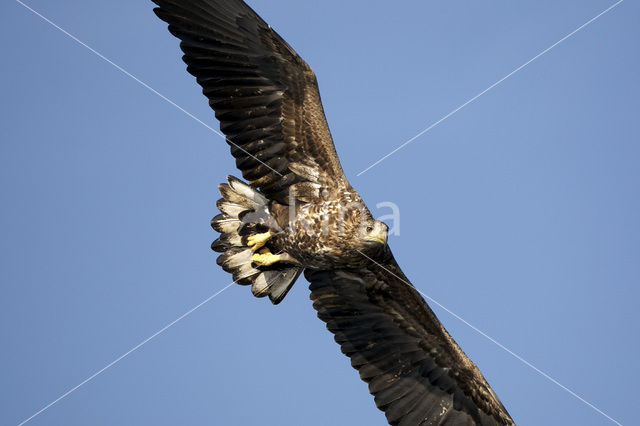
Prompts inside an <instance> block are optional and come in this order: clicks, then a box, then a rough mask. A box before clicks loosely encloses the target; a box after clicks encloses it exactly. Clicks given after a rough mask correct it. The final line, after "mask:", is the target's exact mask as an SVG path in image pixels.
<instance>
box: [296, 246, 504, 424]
mask: <svg viewBox="0 0 640 426" xmlns="http://www.w3.org/2000/svg"><path fill="white" fill-rule="evenodd" d="M305 276H306V278H307V279H308V280H309V281H310V282H311V285H310V289H311V299H312V300H313V306H314V308H315V309H316V310H317V311H318V317H319V318H320V319H322V320H323V321H325V322H326V323H327V328H328V329H329V330H330V331H331V332H332V333H334V334H335V340H336V341H337V342H338V343H339V344H340V345H341V347H342V352H344V354H345V355H347V356H349V357H350V358H351V364H352V365H353V367H354V368H356V369H357V370H358V371H359V372H360V377H361V378H362V380H364V381H365V382H367V383H368V384H369V391H370V392H371V393H372V394H373V395H374V396H375V402H376V405H377V406H378V408H380V409H381V410H383V411H384V412H385V414H386V416H387V420H388V421H389V423H390V424H392V425H407V426H416V425H435V424H437V425H512V424H514V423H513V420H511V417H510V416H509V414H508V413H507V411H506V409H505V408H504V406H503V405H502V403H501V402H500V400H499V399H498V397H497V396H496V394H495V393H494V392H493V390H492V389H491V388H490V387H489V385H488V383H487V382H486V380H485V379H484V377H483V376H482V374H481V373H480V371H479V370H478V368H477V367H476V366H475V364H474V363H473V362H472V361H471V360H470V359H469V358H467V356H466V355H465V354H464V352H462V350H461V349H460V347H459V346H458V345H457V344H456V342H455V341H454V340H453V339H452V338H451V336H449V333H447V331H446V330H445V329H444V327H443V326H442V324H441V323H440V321H438V318H436V316H435V314H434V313H433V311H431V309H430V308H429V306H428V305H427V303H426V302H425V301H424V299H423V298H422V297H421V296H420V294H419V293H418V291H417V290H416V289H415V288H414V287H413V286H412V285H411V284H410V283H409V281H408V280H407V279H406V277H405V276H404V274H403V273H402V271H401V270H400V267H399V266H398V264H397V263H396V261H395V260H394V259H393V255H392V254H391V252H390V250H389V251H388V253H387V254H386V256H385V259H384V261H382V262H381V263H374V262H372V263H371V265H370V266H369V267H366V268H362V269H357V270H332V271H311V270H307V271H306V272H305Z"/></svg>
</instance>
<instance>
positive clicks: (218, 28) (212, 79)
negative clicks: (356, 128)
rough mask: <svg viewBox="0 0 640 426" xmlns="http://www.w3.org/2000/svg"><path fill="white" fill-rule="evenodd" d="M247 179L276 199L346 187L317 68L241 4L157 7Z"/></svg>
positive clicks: (176, 1)
mask: <svg viewBox="0 0 640 426" xmlns="http://www.w3.org/2000/svg"><path fill="white" fill-rule="evenodd" d="M153 2H154V3H156V4H157V5H158V6H159V7H158V8H156V9H155V12H156V14H157V15H158V16H159V17H160V19H162V20H163V21H166V22H167V23H168V24H169V31H170V32H171V33H172V34H173V35H174V36H176V37H178V38H179V39H180V40H182V43H181V44H180V47H181V49H182V51H183V52H184V53H185V55H184V56H183V59H184V61H185V62H186V63H187V65H188V67H187V70H188V71H189V73H191V74H193V75H194V76H195V77H196V78H197V81H198V83H199V84H200V85H201V86H202V88H203V93H204V94H205V95H206V96H207V97H208V98H209V104H210V105H211V107H212V108H213V109H214V111H215V114H216V117H217V118H218V120H220V128H221V130H222V132H223V133H224V134H225V135H226V137H227V142H228V143H229V145H231V153H232V154H233V156H234V157H235V158H236V164H237V166H238V168H239V169H240V170H241V171H242V175H243V176H244V177H245V178H246V179H247V180H249V182H250V183H251V185H252V186H253V187H256V188H260V189H261V190H262V192H263V193H265V194H266V195H267V196H268V197H269V198H272V199H279V200H281V201H285V199H286V197H287V194H288V190H289V187H290V186H291V185H294V184H298V185H297V186H296V188H295V189H296V193H298V194H301V197H303V198H304V197H306V198H307V200H306V201H311V200H310V199H313V198H315V197H317V195H318V194H319V193H320V191H321V190H322V189H323V188H332V187H339V186H341V185H344V184H345V183H346V179H345V177H344V173H343V171H342V168H341V166H340V162H339V160H338V156H337V154H336V151H335V148H334V145H333V140H332V138H331V133H330V132H329V127H328V125H327V122H326V118H325V116H324V110H323V108H322V103H321V101H320V93H319V91H318V84H317V81H316V78H315V75H314V73H313V71H312V70H311V68H310V67H309V65H307V63H306V62H305V61H304V60H302V58H300V57H299V56H298V54H297V53H296V52H295V51H294V50H293V49H292V48H291V47H290V46H289V45H288V44H287V42H285V41H284V40H283V39H282V37H280V36H279V35H278V34H277V33H276V32H275V31H274V30H273V29H271V27H269V25H268V24H267V23H266V22H264V21H263V20H262V18H260V17H259V16H258V15H257V14H256V13H255V12H254V11H253V10H252V9H251V8H250V7H249V6H247V5H246V4H245V3H244V2H243V1H240V0H191V1H184V0H153Z"/></svg>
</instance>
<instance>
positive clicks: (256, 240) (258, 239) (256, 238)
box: [247, 231, 271, 251]
mask: <svg viewBox="0 0 640 426" xmlns="http://www.w3.org/2000/svg"><path fill="white" fill-rule="evenodd" d="M269 238H271V232H270V231H267V232H263V233H262V234H255V235H250V236H249V238H247V246H249V248H250V249H251V250H253V251H257V250H258V249H259V248H261V247H263V246H264V245H265V244H266V243H267V241H269Z"/></svg>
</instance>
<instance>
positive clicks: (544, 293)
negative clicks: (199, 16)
mask: <svg viewBox="0 0 640 426" xmlns="http://www.w3.org/2000/svg"><path fill="white" fill-rule="evenodd" d="M613 3H614V2H608V1H601V0H597V1H596V0H588V1H579V2H578V1H570V2H554V1H540V0H538V1H525V2H512V1H493V2H489V3H486V2H484V3H480V2H473V1H461V2H431V1H429V2H410V1H404V2H396V3H394V4H393V5H391V3H389V2H387V1H385V2H382V1H366V2H365V1H352V2H345V1H335V0H325V1H324V2H322V4H320V3H319V2H310V1H293V0H286V1H285V0H277V1H276V0H270V1H266V0H255V1H253V2H251V4H252V5H253V6H254V7H255V9H256V10H257V11H258V12H259V13H260V14H261V15H262V16H263V17H264V18H265V19H266V20H267V22H269V23H270V24H271V25H272V26H273V27H274V28H276V30H277V31H279V32H280V34H281V35H282V36H283V37H284V38H285V39H286V40H288V41H289V42H290V44H291V45H292V46H293V47H294V48H295V49H296V50H297V51H298V52H299V53H300V54H301V55H302V56H303V57H304V58H305V59H306V60H307V61H308V62H309V64H310V65H311V66H312V67H313V68H314V70H315V71H316V74H317V76H318V79H319V82H320V89H321V93H322V97H323V101H324V106H325V110H326V112H327V116H328V119H329V124H330V126H331V129H332V132H333V136H334V139H335V143H336V147H337V150H338V153H339V155H340V157H341V161H342V164H343V167H344V169H345V172H346V174H347V176H348V177H349V179H350V181H351V183H352V184H353V185H354V187H356V189H357V190H358V191H360V193H361V194H362V196H363V197H364V198H365V200H366V201H367V202H368V203H369V205H370V206H371V207H372V210H373V212H374V213H376V212H377V211H376V209H375V207H374V206H375V204H376V203H379V202H382V201H391V202H394V203H396V204H397V205H398V206H399V208H400V211H401V234H400V235H399V236H394V237H393V238H392V239H391V241H390V244H391V246H392V248H393V250H394V252H395V254H396V258H397V259H398V261H399V263H400V265H401V266H402V267H403V269H404V271H405V272H406V274H407V276H408V277H409V278H410V279H411V280H412V282H413V283H414V284H415V285H416V287H418V288H419V289H420V290H421V291H423V292H425V293H426V294H428V295H429V296H430V297H432V298H434V299H435V300H437V301H438V302H439V303H441V304H442V305H443V306H446V307H447V308H448V309H450V310H451V311H453V312H455V313H456V314H458V315H459V316H460V317H462V318H464V319H465V320H466V321H468V322H469V323H471V324H473V325H475V326H476V327H477V328H478V329H480V330H482V331H483V332H485V333H487V334H488V335H490V336H492V337H493V338H495V339H497V340H498V341H499V342H501V343H502V344H503V345H505V346H506V347H508V348H509V349H510V350H512V351H513V352H515V353H517V354H519V355H520V356H522V357H523V358H525V359H526V360H527V361H529V362H530V363H531V364H533V365H535V366H536V367H537V368H539V369H540V370H542V371H544V372H545V373H547V374H548V375H549V376H550V377H552V378H554V379H555V380H557V381H558V382H560V383H562V384H563V385H564V386H566V387H568V388H569V389H571V390H572V391H574V392H575V393H577V394H579V395H580V396H581V397H583V398H584V399H585V400H587V401H589V402H590V403H592V404H593V405H594V406H596V407H598V408H599V409H600V410H602V411H603V412H605V413H606V414H608V415H609V416H611V417H613V418H614V419H616V420H617V421H619V422H620V423H622V424H633V422H634V421H636V419H637V413H636V409H635V408H634V407H635V405H636V397H635V395H636V393H637V389H636V384H637V382H638V379H639V378H640V367H639V366H638V363H637V352H638V350H639V341H638V336H639V335H640V317H639V315H638V309H637V304H638V300H639V297H640V291H639V290H638V287H639V284H640V262H639V261H638V257H639V255H640V226H639V224H638V211H639V209H640V199H639V196H640V168H639V167H638V164H639V160H640V144H639V142H640V137H639V135H640V128H639V127H640V121H639V120H638V112H639V110H640V79H638V76H639V75H640V60H639V55H638V52H640V48H639V47H640V46H639V45H638V44H639V41H640V37H639V35H640V34H639V33H638V25H637V23H638V22H639V21H640V7H639V6H638V4H637V3H634V2H632V1H625V2H623V3H621V4H620V5H619V6H617V7H616V8H614V9H613V10H612V11H611V12H609V13H608V14H606V15H604V16H603V17H601V18H600V19H598V20H597V21H595V22H594V23H593V24H591V25H590V26H588V27H587V28H585V29H584V30H582V31H580V32H579V33H577V34H576V35H575V36H573V37H571V38H570V39H568V40H567V41H565V42H564V43H562V44H560V45H559V46H557V47H556V48H554V49H553V50H552V51H550V52H549V53H547V54H545V55H544V56H542V57H541V58H539V59H538V60H536V61H535V62H533V63H531V64H530V65H528V66H527V67H526V68H524V69H523V70H521V71H520V72H518V73H517V74H515V75H514V76H512V77H510V78H509V79H507V80H506V81H504V82H503V83H502V84H500V85H499V86H497V87H496V88H494V89H493V90H491V91H490V92H488V93H487V94H485V95H483V96H482V97H480V98H479V99H478V100H477V101H475V102H474V103H472V104H470V105H469V106H467V107H466V108H464V109H463V110H461V111H459V112H458V113H457V114H455V115H453V116H452V117H450V118H449V119H448V120H446V121H444V122H443V123H441V124H440V125H439V126H437V127H435V128H434V129H432V130H431V131H429V132H428V133H426V134H425V135H423V136H422V137H420V138H419V139H417V140H415V141H414V142H413V143H412V144H410V145H409V146H407V147H406V148H404V149H403V150H401V151H399V152H398V153H396V154H395V155H393V156H391V157H390V158H389V159H387V160H386V161H384V162H383V163H381V164H380V165H378V166H376V167H375V168H373V169H371V170H370V171H368V172H367V173H365V174H363V175H361V176H357V174H358V172H360V171H361V170H363V169H364V168H366V167H367V166H368V165H370V164H371V163H372V162H374V161H375V160H377V159H378V158H380V157H381V156H383V155H385V154H386V153H388V152H389V151H390V150H392V149H393V148H395V147H397V146H398V145H400V144H401V143H403V142H404V141H406V140H407V139H409V138H411V137H412V136H414V135H415V134H417V133H418V132H420V131H421V130H423V129H424V128H426V127H428V126H429V125H430V124H431V123H433V122H435V121H437V120H439V119H440V118H441V117H443V116H444V115H446V114H447V113H448V112H449V111H451V110H453V109H454V108H456V107H458V106H459V105H461V104H463V103H464V102H465V101H467V100H468V99H469V98H471V97H473V96H474V95H476V94H477V93H479V92H481V91H482V90H484V89H486V88H487V87H489V86H490V85H491V84H492V83H494V82H496V81H497V80H499V79H500V78H502V77H504V76H505V75H507V74H508V73H510V72H511V71H513V70H514V69H515V68H517V67H518V66H520V65H521V64H522V63H524V62H526V61H527V60H529V59H530V58H532V57H534V56H535V55H537V54H538V53H539V52H541V51H542V50H544V49H545V48H547V47H548V46H550V45H552V44H553V43H555V42H556V41H558V40H559V39H561V38H562V37H564V36H565V35H566V34H568V33H569V32H571V31H572V30H574V29H575V28H577V27H579V26H580V25H582V24H583V23H585V22H587V21H588V20H589V19H591V18H592V17H594V16H596V15H597V14H598V13H600V12H601V11H603V10H604V9H606V8H607V7H609V6H610V5H612V4H613ZM27 4H28V5H30V6H31V7H33V8H34V9H36V10H37V11H39V12H40V13H42V14H43V15H44V16H46V17H47V18H49V19H51V20H52V21H53V22H55V23H56V24H58V25H60V26H61V27H63V28H64V29H66V30H67V31H69V32H70V33H72V34H74V35H75V36H76V37H78V38H79V39H80V40H82V41H84V42H86V43H87V44H89V45H90V46H92V47H93V48H95V49H96V50H98V51H99V52H101V53H102V54H104V55H105V56H107V57H108V58H110V59H111V60H113V61H114V62H115V63H117V64H119V65H120V66H122V67H123V68H125V69H126V70H127V71H129V72H130V73H132V74H133V75H135V76H137V77H139V78H140V79H141V80H143V81H144V82H146V83H147V84H149V85H150V86H151V87H153V88H154V89H156V90H158V91H159V92H161V93H163V94H164V95H166V96H167V97H168V98H170V99H171V100H173V101H174V102H175V103H176V104H178V105H180V106H181V107H183V108H185V109H186V110H188V111H189V112H191V113H192V114H193V115H195V116H196V117H198V118H199V119H201V120H202V121H204V122H205V123H207V124H208V125H211V126H213V127H215V128H217V127H218V124H217V122H216V121H215V119H214V117H213V113H212V112H211V111H210V110H209V108H208V105H207V102H206V99H205V98H204V97H203V96H202V95H201V93H200V89H199V87H198V86H197V85H196V84H195V82H194V80H193V78H192V77H191V76H189V75H188V74H187V73H186V71H185V69H184V68H185V66H184V64H183V63H182V62H181V60H180V56H181V55H180V52H179V49H178V42H177V40H175V39H174V38H173V37H172V36H171V35H170V34H169V33H168V31H167V30H166V27H165V24H164V23H162V22H160V21H159V20H158V19H157V18H156V17H155V15H154V14H153V13H152V11H151V10H152V4H151V3H150V2H146V1H137V2H131V1H124V0H120V1H94V0H83V1H79V0H68V1H65V2H47V1H44V0H31V1H29V2H28V3H27ZM0 16H2V18H1V20H2V25H1V26H0V36H1V37H0V40H1V41H0V43H2V55H3V58H4V59H3V66H2V68H1V69H0V72H1V73H2V79H1V81H2V95H3V101H2V103H1V104H0V108H1V115H0V117H2V118H0V120H1V121H0V123H1V129H2V134H3V137H2V143H1V144H0V162H1V167H0V196H1V197H2V206H3V208H2V210H1V211H0V218H1V219H2V223H3V229H4V231H3V238H2V239H0V253H1V254H2V255H1V256H0V271H1V272H0V273H1V274H2V275H1V276H2V281H1V287H0V288H1V290H2V297H0V342H2V347H3V350H2V351H0V378H1V380H0V424H18V423H19V422H21V421H22V420H24V419H26V418H28V417H29V416H31V415H32V414H34V413H35V412H37V411H38V410H39V409H41V408H42V407H44V406H45V405H47V404H48V403H49V402H51V401H53V400H55V399H56V398H58V397H59V396H61V395H62V394H63V393H65V392H66V391H67V390H69V389H71V388H73V387H74V386H76V385H77V384H79V383H81V382H82V381H83V380H85V379H86V378H87V377H89V376H91V375H92V374H93V373H95V372H96V371H98V370H100V369H101V368H102V367H104V366H105V365H107V364H109V363H110V362H112V361H113V360H114V359H116V358H118V357H119V356H120V355H122V354H124V353H126V352H127V351H128V350H130V349H131V348H132V347H134V346H136V345H137V344H138V343H140V342H141V341H143V340H144V339H146V338H147V337H149V336H151V335H153V334H154V333H155V332H156V331H158V330H159V329H161V328H162V327H163V326H165V325H166V324H168V323H170V322H171V321H173V320H175V319H176V318H178V317H179V316H180V315H182V314H183V313H185V312H186V311H188V310H189V309H191V308H192V307H194V306H196V305H198V304H199V303H200V302H202V301H203V300H205V299H206V298H207V297H209V296H211V295H212V294H214V293H215V292H216V291H218V290H220V289H222V288H223V287H225V286H226V285H227V284H229V283H230V282H231V279H230V277H229V275H228V274H226V273H224V272H223V271H222V270H221V269H220V268H219V267H218V266H217V265H216V264H215V254H214V253H212V252H211V251H210V250H209V244H210V243H211V241H212V240H213V239H214V238H216V234H215V233H214V231H212V230H211V229H210V228H209V219H210V218H211V217H212V216H214V215H215V214H216V209H215V201H216V199H217V198H218V197H219V196H218V193H217V184H218V183H220V182H222V181H223V180H224V179H225V176H226V175H227V174H236V175H237V174H238V172H237V171H236V170H235V169H234V167H233V166H234V162H233V160H232V158H231V156H230V155H229V153H228V147H227V146H226V144H224V143H223V141H222V140H221V138H220V137H219V136H217V135H215V134H214V133H212V132H211V131H210V130H208V129H207V128H206V127H204V126H202V125H201V124H199V123H197V122H196V121H194V120H193V119H192V118H189V117H188V116H186V115H185V114H184V113H182V112H180V111H179V110H178V109H176V108H175V107H173V106H171V105H170V104H168V103H167V102H166V101H164V100H163V99H161V98H160V97H158V96H157V95H156V94H154V93H152V92H150V91H149V90H147V89H145V88H144V87H142V86H141V85H140V84H139V83H137V82H136V81H134V80H133V79H131V78H130V77H128V76H126V75H124V74H123V73H122V72H120V71H118V70H117V69H116V68H114V67H113V66H112V65H110V64H108V63H106V62H105V61H103V60H102V59H100V58H99V57H97V56H96V55H95V54H93V53H91V52H90V51H89V50H87V49H86V48H85V47H82V46H80V45H79V44H77V43H76V42H74V41H73V40H71V39H70V38H69V37H67V36H66V35H64V34H63V33H61V32H60V31H58V30H56V29H55V28H53V27H52V26H51V25H49V24H47V23H46V22H44V21H43V20H42V19H40V18H38V17H37V16H35V15H34V14H32V13H31V12H29V11H28V10H27V9H25V8H24V7H22V6H21V5H20V4H18V3H16V2H13V1H6V2H3V3H2V5H0ZM378 213H379V214H387V213H388V211H387V210H384V211H378ZM308 294H309V292H308V288H307V285H306V283H305V282H304V280H302V279H301V280H300V281H299V282H298V283H297V284H296V285H295V286H294V289H293V290H292V292H291V293H290V294H289V295H288V296H287V298H286V300H285V301H284V302H283V303H282V304H281V305H279V306H277V307H274V306H271V304H270V303H269V302H268V301H267V300H264V299H255V298H253V297H252V296H251V294H250V291H249V290H248V289H247V288H244V287H239V286H233V287H231V288H230V289H228V290H227V291H225V292H224V293H222V294H220V295H219V296H218V297H216V298H215V299H213V300H211V301H210V302H209V303H207V304H205V305H204V306H202V307H201V308H199V309H198V310H196V311H195V312H193V313H192V314H191V315H189V316H188V317H186V318H185V319H183V320H182V321H180V322H179V323H177V324H175V325H174V326H172V327H171V328H169V329H168V330H166V331H165V332H163V333H162V334H160V335H158V336H157V337H156V338H154V339H153V340H151V341H150V342H148V343H147V344H145V345H144V346H142V347H141V348H140V349H138V350H137V351H135V352H133V353H131V354H130V355H129V356H127V357H126V358H124V359H122V360H121V361H120V362H118V363H117V364H115V365H114V366H113V367H111V368H110V369H108V370H106V371H105V372H104V373H102V374H100V375H98V376H97V377H95V379H93V380H91V381H90V382H88V383H86V384H85V385H84V386H82V387H80V388H79V389H78V390H76V391H75V392H73V393H71V394H70V395H69V396H67V397H66V398H64V399H63V400H61V401H60V402H58V403H57V404H55V405H54V406H52V407H51V408H49V409H48V410H46V411H44V412H43V413H41V414H40V415H39V416H38V417H36V418H34V419H33V420H32V421H31V422H30V423H29V424H33V425H60V424H65V425H87V424H92V425H113V424H119V425H128V424H131V425H134V424H135V425H138V424H157V425H174V424H194V425H195V424H215V425H252V424H261V425H300V424H304V425H329V424H335V425H372V424H381V425H382V424H385V421H384V416H383V415H382V413H381V412H379V411H378V410H377V409H375V406H374V404H373V399H372V397H371V396H370V395H369V394H368V392H367V388H366V385H365V384H364V383H363V382H361V381H360V379H359V378H358V375H357V373H356V371H355V370H353V369H352V368H351V367H350V364H349V362H348V359H347V358H346V357H344V356H343V355H342V354H341V353H340V351H339V348H338V345H337V344H335V343H334V342H333V339H332V337H331V335H330V334H329V332H328V331H326V329H325V327H324V324H323V323H322V322H321V321H320V320H318V319H317V318H316V316H315V312H314V311H313V309H312V307H311V302H310V301H309V300H308ZM432 306H433V304H432ZM433 307H434V310H435V311H436V313H437V314H438V315H439V317H440V318H441V320H442V322H443V323H444V324H445V326H446V327H447V329H448V330H449V332H450V333H451V334H452V335H453V336H454V338H455V339H456V340H457V341H458V343H459V344H460V346H461V347H462V348H463V349H464V351H465V352H466V353H467V354H468V355H469V356H470V358H471V359H472V360H473V361H475V362H476V363H477V364H478V366H479V367H480V369H481V370H482V372H483V373H484V375H485V377H486V378H487V379H488V381H489V382H490V384H491V385H492V386H493V388H494V390H495V391H496V392H497V393H498V395H499V396H500V398H501V399H502V401H503V402H504V404H505V406H506V407H507V408H508V410H509V411H510V413H511V414H512V416H513V417H514V419H515V420H516V422H517V423H518V424H519V425H541V424H544V425H568V424H571V425H573V424H575V425H611V424H614V423H612V422H611V421H609V420H607V418H605V417H604V416H602V415H601V414H599V413H597V412H596V411H594V410H593V409H592V408H590V407H589V406H587V405H586V404H584V403H583V402H581V401H579V400H578V399H577V398H575V397H574V396H572V395H570V394H569V393H568V392H566V391H565V390H563V389H561V388H560V387H559V386H557V385H556V384H554V383H552V382H550V381H549V380H548V379H546V378H544V377H543V376H541V375H540V374H538V373H537V372H535V371H534V370H532V369H531V368H529V367H528V366H526V365H525V364H523V363H522V362H521V361H519V360H517V359H515V358H514V357H513V356H512V355H510V354H508V353H507V352H505V351H504V350H503V349H501V348H499V347H498V346H497V345H495V344H494V343H492V342H491V341H489V340H488V339H486V338H485V337H483V336H481V335H480V334H479V333H477V332H476V331H474V330H473V329H471V328H470V327H468V326H467V325H465V324H464V323H462V322H461V321H459V320H458V319H456V318H455V317H453V316H452V315H450V314H449V313H447V312H446V311H444V310H442V309H441V308H439V307H437V306H433ZM634 360H636V361H634Z"/></svg>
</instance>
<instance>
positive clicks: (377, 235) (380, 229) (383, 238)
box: [365, 226, 387, 245]
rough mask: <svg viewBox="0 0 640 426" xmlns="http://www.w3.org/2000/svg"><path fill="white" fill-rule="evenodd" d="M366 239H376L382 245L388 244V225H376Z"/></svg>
mask: <svg viewBox="0 0 640 426" xmlns="http://www.w3.org/2000/svg"><path fill="white" fill-rule="evenodd" d="M365 239H366V240H367V241H375V242H377V243H380V244H382V245H385V244H387V227H386V226H376V227H374V228H373V231H371V232H370V233H369V235H367V237H366V238H365Z"/></svg>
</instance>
